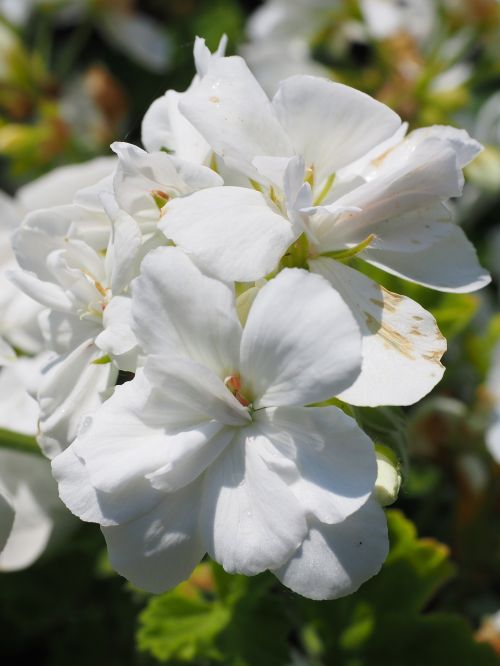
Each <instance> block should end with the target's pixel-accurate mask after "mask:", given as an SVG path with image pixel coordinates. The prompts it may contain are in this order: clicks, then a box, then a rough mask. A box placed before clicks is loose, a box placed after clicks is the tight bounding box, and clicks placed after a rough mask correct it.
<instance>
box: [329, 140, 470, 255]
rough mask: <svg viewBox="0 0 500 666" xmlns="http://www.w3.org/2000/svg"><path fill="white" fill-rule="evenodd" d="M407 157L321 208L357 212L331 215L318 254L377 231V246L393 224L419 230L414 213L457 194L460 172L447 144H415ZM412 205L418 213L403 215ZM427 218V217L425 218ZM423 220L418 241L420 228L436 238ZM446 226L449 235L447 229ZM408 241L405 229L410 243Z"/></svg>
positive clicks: (422, 234) (424, 211)
mask: <svg viewBox="0 0 500 666" xmlns="http://www.w3.org/2000/svg"><path fill="white" fill-rule="evenodd" d="M410 157H411V159H410V160H409V161H408V163H406V164H405V163H403V164H400V163H399V162H397V161H396V164H395V165H394V168H389V167H387V168H386V169H385V170H382V169H381V170H380V171H381V172H380V174H379V175H378V176H377V177H376V178H373V179H372V180H370V181H369V182H367V183H365V184H364V185H361V186H360V187H356V188H354V189H352V190H351V191H350V192H348V193H347V194H345V195H344V196H342V197H340V198H339V199H337V201H335V202H334V203H333V204H331V205H330V206H324V207H323V208H322V210H324V211H327V210H330V211H331V212H332V214H334V215H335V214H336V213H337V212H338V211H339V208H340V207H346V208H349V207H353V208H358V209H359V210H358V211H357V212H349V213H345V214H343V215H342V214H341V215H340V217H339V218H338V219H337V218H333V221H334V223H333V224H332V225H331V227H330V229H329V233H328V234H323V238H322V242H321V250H322V251H323V252H326V251H329V250H333V249H336V248H339V247H342V246H343V244H344V243H345V244H349V243H352V244H356V243H358V242H360V241H359V239H360V238H361V239H362V240H363V239H365V238H366V237H367V236H368V235H369V234H370V233H374V234H375V235H376V234H377V233H378V231H379V230H380V232H381V239H380V246H383V242H384V232H385V227H386V226H387V225H388V226H389V236H390V232H391V231H392V230H393V227H394V226H395V225H396V226H398V225H399V224H401V223H403V224H404V223H409V224H411V225H412V226H414V225H415V224H417V227H420V228H421V226H422V221H420V220H421V218H420V216H419V212H420V213H422V216H427V215H428V214H429V211H430V210H431V211H437V210H438V209H439V203H440V201H441V200H443V199H448V198H449V197H457V196H460V194H461V192H462V186H463V175H462V172H461V170H460V169H459V168H458V166H457V159H456V155H455V153H454V152H453V150H452V149H451V148H450V147H448V146H446V145H444V146H443V145H439V144H437V143H435V142H432V141H431V142H426V143H422V144H420V145H418V146H417V148H416V149H415V151H414V152H413V153H412V154H411V156H410ZM387 159H389V158H387ZM382 171H383V173H382ZM415 209H420V211H418V212H416V213H415V214H414V215H410V216H409V217H408V215H407V214H408V213H412V212H413V211H415ZM405 214H406V216H405ZM432 215H433V216H434V215H435V212H432ZM403 216H404V217H403ZM391 218H398V221H396V222H393V221H392V220H391ZM438 219H439V217H438ZM433 221H434V219H432V218H431V220H430V222H431V223H432V222H433ZM425 223H426V222H425V221H424V223H423V229H422V230H421V232H420V234H418V235H417V237H416V239H417V240H418V241H419V242H422V238H425V236H426V231H428V232H429V234H428V235H429V236H431V237H432V236H436V234H435V233H434V232H433V230H432V228H431V229H426V227H425ZM447 229H448V231H449V233H451V230H450V229H449V228H447ZM443 231H444V230H443ZM411 239H412V236H411V231H410V242H411ZM416 247H417V246H416Z"/></svg>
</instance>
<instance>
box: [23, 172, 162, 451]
mask: <svg viewBox="0 0 500 666" xmlns="http://www.w3.org/2000/svg"><path fill="white" fill-rule="evenodd" d="M105 188H106V184H105V183H103V184H101V185H99V186H97V187H96V191H97V192H98V191H99V189H102V190H103V196H104V198H105V199H106V201H107V204H106V206H107V212H106V210H105V209H104V208H103V206H102V205H99V200H98V198H96V197H95V192H94V188H90V189H87V190H86V191H83V192H80V193H79V197H80V201H81V202H84V203H85V204H86V205H78V204H72V205H69V206H56V207H54V208H47V209H42V210H40V211H36V212H34V213H31V214H30V215H28V216H27V217H26V219H25V221H24V223H23V226H22V227H21V229H20V230H18V232H17V233H16V236H15V240H14V247H15V251H16V256H17V259H18V262H19V265H20V266H21V268H23V269H24V270H23V271H22V272H21V271H18V272H17V273H14V274H12V279H13V280H15V282H16V284H17V285H19V286H20V287H21V288H23V289H24V291H25V292H26V293H28V294H29V295H30V296H31V297H32V298H34V299H36V300H37V301H38V302H40V303H41V304H43V305H44V306H45V307H46V308H47V310H46V312H45V317H44V318H43V330H44V334H45V337H46V339H47V341H48V344H49V347H50V348H51V349H52V350H54V352H55V353H56V356H55V357H54V359H53V362H52V363H51V364H50V365H49V366H48V367H47V369H46V371H45V373H44V378H43V381H42V382H41V384H40V386H39V390H38V400H39V403H40V433H39V442H40V444H41V445H42V446H43V448H44V451H45V453H46V454H47V455H49V456H52V455H54V453H55V452H58V451H59V450H61V448H63V447H64V446H66V445H67V444H68V443H69V442H70V441H71V440H72V439H73V437H74V435H75V434H76V430H77V428H78V426H79V423H80V420H81V417H82V414H84V413H86V412H89V411H92V410H93V409H95V408H97V406H98V405H99V404H100V402H101V400H102V399H103V398H104V396H105V392H106V390H107V389H109V388H111V387H112V386H113V385H114V383H115V380H116V376H117V372H118V369H123V370H134V369H135V363H136V354H137V350H136V341H135V337H134V336H133V334H132V333H131V331H130V326H129V313H130V299H129V298H128V295H127V289H128V285H129V282H130V280H131V279H132V278H133V277H134V276H135V275H136V274H137V272H138V269H139V264H140V260H141V259H142V256H143V253H146V252H147V251H148V249H149V248H150V246H149V245H147V244H143V236H142V234H141V230H140V228H139V226H138V225H137V223H136V222H134V220H132V218H130V217H129V216H127V215H126V214H125V213H124V212H123V211H120V210H119V209H118V208H117V206H116V203H115V202H114V201H113V199H112V198H110V197H108V198H106V197H105V195H106V192H105ZM108 213H109V215H108ZM42 248H43V249H42Z"/></svg>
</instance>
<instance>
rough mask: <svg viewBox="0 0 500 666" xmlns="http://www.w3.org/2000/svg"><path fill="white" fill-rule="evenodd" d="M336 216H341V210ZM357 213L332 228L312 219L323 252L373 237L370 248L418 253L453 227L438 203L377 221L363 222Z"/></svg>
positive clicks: (356, 211)
mask: <svg viewBox="0 0 500 666" xmlns="http://www.w3.org/2000/svg"><path fill="white" fill-rule="evenodd" d="M339 213H340V214H341V215H342V211H339ZM359 213H360V210H359V209H358V210H353V209H351V210H350V211H347V215H342V217H341V218H340V220H339V222H338V223H336V222H334V224H333V225H332V224H331V223H329V221H328V220H326V219H325V220H321V217H320V216H315V218H319V219H318V221H316V219H315V218H313V219H312V228H313V233H314V236H315V238H316V239H317V241H318V246H319V247H321V249H322V250H323V251H325V252H328V251H331V250H336V249H341V248H345V247H354V246H355V245H358V244H360V243H363V241H365V240H366V239H367V237H368V236H369V235H373V236H374V238H373V240H372V241H371V242H370V245H369V247H370V249H377V250H389V251H391V252H420V251H422V250H425V249H427V248H429V247H431V246H432V245H434V244H435V243H438V242H439V241H440V240H441V239H443V238H446V237H447V236H449V235H450V234H452V233H453V228H454V226H455V225H454V223H453V222H452V221H451V212H450V211H449V209H448V208H447V207H446V206H445V205H444V204H443V203H441V202H440V201H438V202H436V203H433V204H431V205H430V206H423V207H420V208H417V209H416V210H410V211H408V212H406V213H403V214H402V215H394V216H392V217H387V218H383V219H380V220H377V219H373V220H371V219H370V218H369V216H366V217H364V219H363V220H362V219H361V217H362V216H361V215H359ZM351 222H352V225H351V224H350V223H351ZM358 222H359V223H358Z"/></svg>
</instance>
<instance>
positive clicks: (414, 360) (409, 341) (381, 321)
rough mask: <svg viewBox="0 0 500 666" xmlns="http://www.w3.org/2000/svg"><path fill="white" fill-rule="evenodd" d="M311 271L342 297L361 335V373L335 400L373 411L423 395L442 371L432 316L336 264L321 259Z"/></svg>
mask: <svg viewBox="0 0 500 666" xmlns="http://www.w3.org/2000/svg"><path fill="white" fill-rule="evenodd" d="M412 256H413V255H412ZM310 267H311V270H313V271H315V272H318V273H320V274H321V275H323V276H324V277H325V278H326V279H327V280H328V281H329V282H330V283H331V285H332V286H333V287H334V289H336V290H337V291H338V292H339V293H340V294H341V295H342V296H343V298H344V299H345V301H346V303H348V305H349V307H350V308H351V309H352V313H353V314H354V316H355V317H356V320H357V322H358V325H359V328H360V330H361V334H362V336H363V342H362V349H363V365H362V369H361V374H360V375H359V377H358V378H357V380H356V381H355V382H354V384H353V385H352V386H351V387H349V388H348V389H347V390H345V391H343V392H342V393H341V394H340V396H339V397H340V398H341V399H342V400H345V401H346V402H349V403H351V404H353V405H366V406H372V407H373V406H377V405H411V404H413V403H414V402H417V401H418V400H420V399H421V398H422V397H423V396H424V395H426V394H427V393H428V392H429V391H430V390H431V389H432V388H433V387H434V386H435V385H436V384H437V383H438V381H439V380H440V379H441V377H442V376H443V372H444V368H443V366H442V365H441V363H440V358H441V356H442V355H443V354H444V352H445V351H446V340H445V339H444V338H443V336H442V335H441V333H440V332H439V329H438V327H437V324H436V321H435V319H434V317H433V316H432V315H431V314H430V313H429V312H427V310H424V308H422V307H421V306H420V305H419V304H418V303H416V302H415V301H412V300H411V299H410V298H406V297H405V296H399V295H398V294H393V293H391V292H389V291H387V290H386V289H384V288H383V287H381V286H380V285H378V284H377V283H376V282H373V281H372V280H370V279H369V278H367V277H366V276H364V275H363V274H362V273H359V272H358V271H355V270H354V269H352V268H349V266H345V265H343V264H341V263H340V262H336V261H333V260H332V259H326V258H323V259H321V258H320V259H317V260H315V261H312V262H310Z"/></svg>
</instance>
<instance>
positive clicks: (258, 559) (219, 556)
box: [200, 427, 307, 575]
mask: <svg viewBox="0 0 500 666" xmlns="http://www.w3.org/2000/svg"><path fill="white" fill-rule="evenodd" d="M258 437H259V434H258V431H257V430H255V429H254V428H252V427H250V428H243V429H242V430H241V431H240V434H239V437H238V439H237V440H235V441H234V442H233V443H232V445H231V446H229V447H228V448H227V449H226V451H225V452H224V453H223V454H222V455H221V456H220V457H219V458H218V459H217V462H216V464H214V465H212V466H211V467H210V468H209V469H208V470H207V472H206V473H205V475H204V479H203V494H202V499H201V513H200V529H201V532H202V535H203V539H204V543H205V547H206V550H208V552H209V554H210V555H211V557H213V558H214V559H215V560H216V561H217V562H219V563H220V564H222V566H223V567H224V569H225V570H226V571H228V572H229V573H243V574H247V575H253V574H256V573H259V572H261V571H264V570H265V569H269V568H275V567H277V566H280V564H282V563H283V562H284V561H286V560H287V559H288V558H289V557H290V555H291V554H292V553H293V552H294V551H295V550H296V549H297V547H298V546H299V545H300V543H301V542H302V539H303V538H304V535H305V533H306V531H307V526H306V521H305V518H304V511H303V509H302V507H301V506H300V504H299V503H298V501H297V500H296V499H295V497H294V496H293V494H292V492H291V491H290V490H289V488H288V487H287V486H286V484H285V483H284V482H283V481H281V479H280V478H279V477H278V476H277V475H276V474H274V473H273V472H271V471H270V470H269V468H268V467H267V465H266V464H265V462H264V461H263V460H262V459H261V457H260V456H259V453H258V450H257V448H256V447H255V446H253V445H254V444H255V443H256V442H255V439H256V438H257V439H258Z"/></svg>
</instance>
